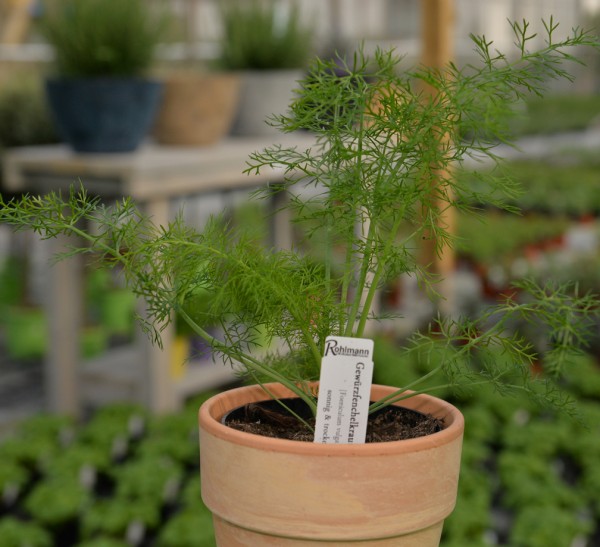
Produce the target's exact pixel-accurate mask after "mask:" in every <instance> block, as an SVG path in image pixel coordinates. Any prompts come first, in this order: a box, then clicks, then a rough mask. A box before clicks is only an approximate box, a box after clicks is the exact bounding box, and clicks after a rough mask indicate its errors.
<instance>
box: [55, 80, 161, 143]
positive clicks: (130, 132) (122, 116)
mask: <svg viewBox="0 0 600 547" xmlns="http://www.w3.org/2000/svg"><path fill="white" fill-rule="evenodd" d="M46 94H47V97H48V102H49V105H50V109H51V111H52V113H53V116H54V120H55V123H56V126H57V129H58V131H59V133H60V135H61V137H62V138H63V140H64V141H65V142H66V143H68V144H69V145H70V146H71V147H72V148H73V149H74V150H75V151H77V152H131V151H133V150H135V149H136V148H137V147H138V146H139V145H140V143H141V142H142V140H143V139H144V137H145V136H146V135H147V134H148V132H149V131H150V128H151V126H152V123H153V121H154V118H155V116H156V113H157V110H158V106H159V103H160V98H161V95H162V83H161V82H157V81H152V80H144V79H141V78H108V77H107V78H90V79H85V78H55V79H50V80H48V81H47V82H46Z"/></svg>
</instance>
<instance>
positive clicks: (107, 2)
mask: <svg viewBox="0 0 600 547" xmlns="http://www.w3.org/2000/svg"><path fill="white" fill-rule="evenodd" d="M165 14H166V12H165V11H163V10H158V9H152V8H151V7H149V6H148V3H147V2H145V1H144V0H49V1H48V2H46V9H45V12H44V19H43V22H42V29H43V32H44V36H45V37H46V39H47V40H48V42H49V43H50V45H51V46H52V47H53V48H54V52H55V65H56V76H54V77H51V78H49V79H48V80H47V82H46V92H47V97H48V101H49V105H50V108H51V111H52V113H53V115H54V119H55V121H56V125H57V128H58V130H59V132H60V134H61V136H62V138H63V139H64V140H65V141H66V142H67V143H68V144H69V145H70V146H71V147H72V148H73V149H74V150H76V151H77V152H129V151H132V150H135V149H136V148H137V147H138V146H139V144H140V142H141V141H142V140H143V138H144V136H145V135H146V134H147V132H148V131H149V130H150V127H151V125H152V122H153V119H154V116H155V114H156V110H157V108H158V105H159V100H160V97H161V89H162V87H161V83H160V82H158V81H155V80H152V79H149V78H148V74H147V73H148V70H149V68H150V67H151V65H152V63H153V60H154V51H155V47H156V45H157V43H158V41H159V40H160V39H161V36H163V34H164V30H165V28H166V20H167V19H166V15H165Z"/></svg>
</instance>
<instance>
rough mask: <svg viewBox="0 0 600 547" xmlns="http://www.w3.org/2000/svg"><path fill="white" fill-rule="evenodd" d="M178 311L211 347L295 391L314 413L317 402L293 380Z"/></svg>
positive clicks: (182, 311) (314, 413) (181, 310)
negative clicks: (218, 337) (232, 348)
mask: <svg viewBox="0 0 600 547" xmlns="http://www.w3.org/2000/svg"><path fill="white" fill-rule="evenodd" d="M178 312H179V314H180V315H181V317H182V318H183V320H184V321H185V322H186V323H187V324H188V325H189V326H190V328H191V329H192V330H193V331H194V332H195V333H196V334H197V335H198V336H200V337H201V338H202V339H203V340H205V341H206V342H208V343H209V344H210V345H211V346H212V347H214V348H216V349H217V350H218V351H222V352H224V353H225V354H226V355H229V356H231V357H233V358H235V359H236V360H238V361H240V362H241V363H242V364H243V365H244V366H245V367H247V368H248V369H250V370H253V371H255V372H258V373H260V374H264V375H265V376H268V377H270V378H272V379H273V380H275V381H277V382H279V383H281V384H283V385H284V386H285V387H287V388H288V389H289V390H290V391H291V392H293V393H295V394H296V395H297V396H298V397H300V399H302V400H303V401H304V402H305V403H306V404H307V405H308V406H309V408H310V410H311V412H312V413H313V415H316V413H317V404H316V403H315V401H314V400H313V399H312V397H310V396H309V395H307V394H306V393H305V392H304V391H303V390H302V389H300V388H299V387H298V386H297V385H296V383H295V382H293V381H292V380H289V379H288V378H286V377H285V376H283V375H282V374H280V373H278V372H277V371H275V370H273V369H272V368H269V367H266V366H264V365H262V364H261V363H260V362H259V361H258V360H257V359H255V358H254V357H252V356H251V355H248V354H246V353H243V352H241V351H239V350H236V351H235V352H232V351H231V347H230V346H227V345H226V344H224V343H223V342H221V341H220V340H219V339H217V338H215V337H214V336H212V335H211V334H209V333H208V332H206V331H205V330H204V329H203V328H202V327H200V326H199V325H198V324H197V323H196V322H195V321H194V320H193V319H192V318H191V317H190V316H189V315H188V314H187V313H186V312H185V310H183V309H179V310H178Z"/></svg>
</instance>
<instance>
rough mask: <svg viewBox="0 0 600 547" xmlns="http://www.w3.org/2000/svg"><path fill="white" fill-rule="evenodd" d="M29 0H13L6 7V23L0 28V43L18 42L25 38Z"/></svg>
mask: <svg viewBox="0 0 600 547" xmlns="http://www.w3.org/2000/svg"><path fill="white" fill-rule="evenodd" d="M30 7H31V0H13V1H12V6H11V7H10V8H9V9H8V17H7V19H6V23H5V24H4V25H2V28H1V29H0V30H1V31H2V32H1V34H0V43H3V44H20V43H21V42H23V41H24V40H25V36H26V35H27V31H28V30H29V23H30V21H31V14H30V12H29V10H30Z"/></svg>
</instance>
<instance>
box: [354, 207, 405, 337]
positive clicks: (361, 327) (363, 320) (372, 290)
mask: <svg viewBox="0 0 600 547" xmlns="http://www.w3.org/2000/svg"><path fill="white" fill-rule="evenodd" d="M401 222H402V215H399V216H398V217H397V218H396V221H395V222H394V226H393V228H392V230H391V233H390V235H389V237H388V240H387V242H386V244H385V249H384V251H383V253H382V255H381V256H389V253H390V250H391V248H392V245H393V244H394V241H395V240H396V235H397V233H398V230H399V229H400V223H401ZM384 270H385V263H383V261H380V262H378V264H377V268H376V270H375V275H374V276H373V279H372V281H371V285H370V286H369V290H368V291H367V297H366V298H365V303H364V305H363V309H362V312H361V315H360V321H359V323H358V328H357V329H356V336H358V337H360V336H362V335H363V334H364V331H365V326H366V324H367V319H368V318H369V313H370V311H371V306H372V305H373V300H374V298H375V294H376V293H377V287H378V285H379V281H380V279H381V276H382V275H383V272H384Z"/></svg>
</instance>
